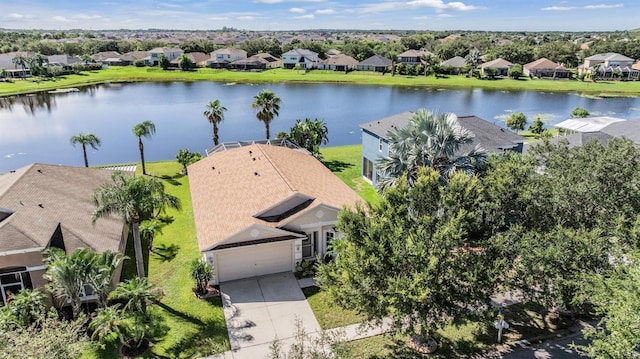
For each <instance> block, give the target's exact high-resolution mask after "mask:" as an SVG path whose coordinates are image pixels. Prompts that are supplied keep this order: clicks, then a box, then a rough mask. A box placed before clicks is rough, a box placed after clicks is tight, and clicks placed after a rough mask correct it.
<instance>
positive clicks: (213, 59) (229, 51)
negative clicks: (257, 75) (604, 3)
mask: <svg viewBox="0 0 640 359" xmlns="http://www.w3.org/2000/svg"><path fill="white" fill-rule="evenodd" d="M210 55H211V56H210V57H209V59H208V60H206V64H205V66H207V67H214V68H227V67H229V64H231V63H232V62H234V61H238V60H244V59H246V58H247V52H246V51H244V50H242V49H236V48H234V47H227V48H224V49H218V50H215V51H213V52H212V53H211V54H210Z"/></svg>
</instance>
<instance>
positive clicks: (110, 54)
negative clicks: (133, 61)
mask: <svg viewBox="0 0 640 359" xmlns="http://www.w3.org/2000/svg"><path fill="white" fill-rule="evenodd" d="M91 58H92V59H93V60H94V61H95V62H102V63H104V62H105V60H106V59H118V60H119V59H120V53H119V52H117V51H103V52H98V53H95V54H93V55H91Z"/></svg>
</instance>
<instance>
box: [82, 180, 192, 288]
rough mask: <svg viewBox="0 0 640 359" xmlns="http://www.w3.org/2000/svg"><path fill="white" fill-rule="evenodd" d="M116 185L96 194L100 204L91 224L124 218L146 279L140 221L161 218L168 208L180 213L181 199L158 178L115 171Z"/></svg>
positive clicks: (97, 205)
mask: <svg viewBox="0 0 640 359" xmlns="http://www.w3.org/2000/svg"><path fill="white" fill-rule="evenodd" d="M111 178H112V179H113V183H111V184H106V185H103V186H102V187H99V188H98V189H96V190H95V191H94V192H93V201H94V203H95V205H96V209H95V211H93V214H92V215H91V221H92V222H93V223H95V222H96V220H97V219H98V218H102V217H105V216H108V215H110V214H119V215H121V216H122V217H123V218H124V219H125V221H127V223H129V224H130V225H131V226H132V231H133V246H134V250H135V255H136V268H137V272H138V277H140V278H143V277H144V276H145V271H144V258H143V257H142V243H141V241H140V222H141V221H144V220H147V219H151V218H154V217H157V216H158V215H159V214H160V213H162V212H164V210H165V209H166V208H167V207H168V208H174V209H177V210H179V209H180V208H181V205H180V199H178V198H177V197H175V196H172V195H170V194H167V193H166V192H165V190H164V185H163V183H162V182H161V181H160V180H159V179H157V178H154V177H130V176H125V175H124V174H122V172H114V173H113V175H112V176H111Z"/></svg>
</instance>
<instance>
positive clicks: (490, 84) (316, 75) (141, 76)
mask: <svg viewBox="0 0 640 359" xmlns="http://www.w3.org/2000/svg"><path fill="white" fill-rule="evenodd" d="M136 81H221V82H252V83H269V82H309V83H346V84H364V85H382V86H385V85H388V86H416V87H431V88H442V89H447V88H449V89H460V88H483V89H491V90H499V91H518V90H533V91H546V92H577V93H582V94H589V95H593V96H601V97H617V96H638V93H640V82H639V81H598V82H595V83H594V82H582V81H574V80H555V81H554V80H539V79H529V78H522V79H519V80H512V79H496V80H487V79H475V78H467V77H465V76H463V75H454V76H447V77H444V78H435V77H434V76H427V77H425V76H401V75H396V76H391V75H390V74H387V75H385V76H382V75H381V74H380V73H377V72H376V73H374V72H367V71H353V72H350V73H348V74H345V73H343V72H336V71H324V70H314V71H310V72H305V71H295V70H284V69H272V70H266V71H262V72H241V71H228V70H216V69H209V68H203V69H197V70H194V71H186V72H185V71H180V70H170V71H163V70H162V69H160V68H158V67H135V66H112V67H109V68H108V69H105V70H100V71H87V72H82V73H81V74H78V75H76V74H72V75H65V76H61V77H59V78H56V79H44V80H43V79H39V78H30V79H23V80H13V81H8V82H2V83H0V96H9V95H17V94H24V93H33V92H38V91H48V90H55V89H59V88H69V87H78V86H86V85H93V84H100V83H106V82H136Z"/></svg>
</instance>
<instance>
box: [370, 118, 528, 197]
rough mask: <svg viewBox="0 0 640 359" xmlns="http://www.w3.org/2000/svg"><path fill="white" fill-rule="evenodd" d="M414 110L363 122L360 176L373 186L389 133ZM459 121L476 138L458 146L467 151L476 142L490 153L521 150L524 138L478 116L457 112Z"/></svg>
mask: <svg viewBox="0 0 640 359" xmlns="http://www.w3.org/2000/svg"><path fill="white" fill-rule="evenodd" d="M413 115H414V113H413V112H410V111H407V112H402V113H399V114H396V115H393V116H389V117H385V118H381V119H379V120H375V121H371V122H367V123H363V124H361V125H360V129H362V177H363V178H365V179H366V180H367V181H369V182H371V183H372V184H373V185H374V186H376V184H377V182H378V177H379V174H378V172H377V170H376V164H377V162H378V161H379V160H380V159H381V158H385V157H388V156H389V140H388V139H387V136H388V133H389V131H390V130H392V129H400V128H404V127H406V126H407V124H408V123H409V120H411V117H413ZM458 122H459V123H460V125H461V126H462V127H463V128H465V129H467V130H469V131H471V132H473V134H474V135H475V138H474V140H473V142H472V143H471V144H468V145H466V146H464V147H463V148H461V149H460V150H459V153H460V154H462V153H466V152H469V151H470V150H471V149H473V148H474V147H475V146H476V145H478V144H479V145H480V146H482V147H483V148H484V149H485V150H486V151H487V152H489V153H504V152H505V151H516V152H520V153H521V152H522V147H523V144H524V138H523V137H522V136H519V135H517V134H515V133H513V132H511V131H508V130H506V129H504V128H502V127H500V126H497V125H495V124H493V123H491V122H488V121H486V120H483V119H481V118H480V117H477V116H458Z"/></svg>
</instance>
